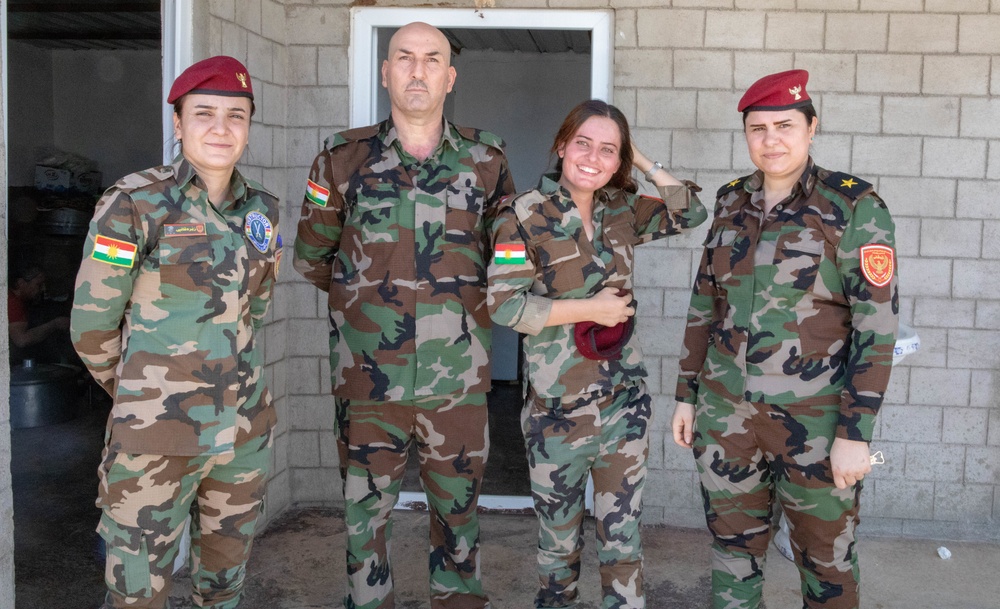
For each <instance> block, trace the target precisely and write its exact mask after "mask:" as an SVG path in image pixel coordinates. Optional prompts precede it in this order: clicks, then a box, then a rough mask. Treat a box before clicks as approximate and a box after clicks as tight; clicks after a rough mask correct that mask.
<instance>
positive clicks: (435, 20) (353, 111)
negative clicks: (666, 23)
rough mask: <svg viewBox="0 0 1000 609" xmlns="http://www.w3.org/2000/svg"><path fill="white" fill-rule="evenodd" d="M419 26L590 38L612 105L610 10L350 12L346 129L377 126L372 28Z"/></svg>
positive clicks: (589, 497)
mask: <svg viewBox="0 0 1000 609" xmlns="http://www.w3.org/2000/svg"><path fill="white" fill-rule="evenodd" d="M413 21H425V22H427V23H430V24H431V25H434V26H435V27H442V28H463V29H497V30H501V29H505V30H526V29H534V30H584V31H588V32H590V33H591V55H590V56H591V64H590V96H591V98H594V99H602V100H605V101H607V102H608V103H613V101H614V99H613V93H614V87H613V83H612V77H613V69H612V68H613V65H614V34H613V24H614V12H612V11H610V10H529V9H439V8H426V9H421V8H385V7H378V8H375V7H371V8H369V7H354V8H352V9H351V46H350V59H349V61H350V72H349V83H350V95H351V98H350V100H351V101H350V104H351V105H350V127H352V128H353V127H363V126H365V125H371V124H374V123H376V122H378V121H379V120H380V119H381V118H382V117H379V116H377V111H378V110H377V99H378V87H379V86H381V79H380V78H379V74H380V70H379V69H380V66H381V61H380V58H379V57H378V40H377V38H376V36H375V30H376V29H377V28H398V27H401V26H404V25H406V24H407V23H411V22H413ZM585 496H586V499H585V501H586V505H587V509H588V510H590V511H591V512H592V511H593V496H594V493H593V482H592V480H591V479H589V478H588V480H587V491H586V495H585ZM426 502H427V497H426V496H425V495H424V493H418V492H413V491H403V492H401V493H400V494H399V502H398V503H397V507H399V508H403V509H423V508H424V506H426ZM479 506H480V507H482V508H487V509H491V510H499V511H512V512H524V511H526V512H530V511H531V510H532V508H533V504H532V500H531V497H520V496H512V495H481V496H480V499H479Z"/></svg>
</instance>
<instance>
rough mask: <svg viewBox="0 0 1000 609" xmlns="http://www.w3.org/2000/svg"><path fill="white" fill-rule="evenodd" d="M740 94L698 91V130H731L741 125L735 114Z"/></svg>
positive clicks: (738, 117) (738, 116) (738, 115)
mask: <svg viewBox="0 0 1000 609" xmlns="http://www.w3.org/2000/svg"><path fill="white" fill-rule="evenodd" d="M742 96H743V93H742V92H734V91H699V92H698V124H697V127H698V129H733V128H734V127H738V126H740V125H741V119H740V114H739V113H738V112H736V108H737V107H738V106H739V101H740V98H741V97H742Z"/></svg>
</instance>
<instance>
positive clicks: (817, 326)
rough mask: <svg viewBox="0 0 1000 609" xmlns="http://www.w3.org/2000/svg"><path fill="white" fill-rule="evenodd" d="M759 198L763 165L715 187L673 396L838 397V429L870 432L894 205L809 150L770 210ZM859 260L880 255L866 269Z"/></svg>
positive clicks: (888, 291) (888, 319) (885, 332)
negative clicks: (784, 195)
mask: <svg viewBox="0 0 1000 609" xmlns="http://www.w3.org/2000/svg"><path fill="white" fill-rule="evenodd" d="M763 197H764V191H763V174H761V172H759V171H758V172H757V173H755V174H753V175H751V176H747V177H745V178H739V179H737V180H733V181H732V182H730V183H729V184H728V185H726V186H723V187H722V189H720V190H719V194H718V203H717V206H716V211H715V219H714V221H713V223H712V227H711V229H710V230H709V232H708V237H707V239H706V240H705V250H704V253H703V255H702V259H701V264H700V267H699V269H698V276H697V278H696V279H695V284H694V290H693V293H692V295H691V307H690V310H689V312H688V322H687V331H686V333H685V335H684V349H683V352H682V356H681V362H680V375H679V378H678V381H677V396H676V397H677V400H678V401H683V402H688V403H692V404H693V403H695V402H696V398H698V400H699V401H700V398H699V396H698V394H699V393H710V394H712V395H714V396H716V398H717V399H723V400H727V401H731V402H737V401H741V400H748V401H754V402H764V403H769V404H776V405H787V404H792V403H803V404H810V405H839V407H840V422H839V425H838V429H837V436H838V437H842V438H847V439H852V440H865V441H870V440H871V437H872V432H873V428H874V423H875V421H874V420H875V415H876V414H877V412H878V409H879V407H880V406H881V403H882V398H883V395H884V394H885V389H886V386H887V384H888V382H889V372H890V369H891V365H892V351H893V346H894V343H895V335H896V326H897V314H898V309H899V299H898V293H897V282H898V274H897V273H896V272H895V263H896V261H895V255H894V249H892V248H894V246H895V242H894V238H893V222H892V218H891V217H890V216H889V210H888V209H887V208H886V206H885V203H883V202H882V200H881V199H879V198H878V196H877V195H876V194H875V193H874V191H873V190H872V187H871V184H868V183H867V182H864V181H862V180H859V179H858V178H855V177H852V176H849V175H846V174H843V173H832V172H830V171H827V170H825V169H821V168H820V167H817V166H815V165H813V164H812V159H810V160H809V165H808V167H807V170H806V171H805V172H804V173H803V175H802V177H801V178H800V179H799V181H798V182H797V183H796V185H795V187H794V189H793V190H792V194H791V196H790V197H789V198H788V199H786V200H785V201H783V202H782V203H780V204H779V205H777V206H776V207H775V208H774V209H773V210H772V211H771V213H770V214H768V216H767V217H766V218H762V216H763ZM873 246H874V249H873ZM865 252H868V253H865ZM879 252H881V256H880V255H879ZM863 260H866V261H868V262H869V263H874V264H875V266H871V267H869V268H868V269H867V270H865V269H862V261H863Z"/></svg>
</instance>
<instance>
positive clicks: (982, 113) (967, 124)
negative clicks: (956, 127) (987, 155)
mask: <svg viewBox="0 0 1000 609" xmlns="http://www.w3.org/2000/svg"><path fill="white" fill-rule="evenodd" d="M962 135H963V136H965V137H974V138H1000V99H979V98H968V97H967V98H963V99H962ZM994 144H995V142H994ZM994 147H995V146H994Z"/></svg>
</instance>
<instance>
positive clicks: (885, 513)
mask: <svg viewBox="0 0 1000 609" xmlns="http://www.w3.org/2000/svg"><path fill="white" fill-rule="evenodd" d="M872 508H873V510H874V512H875V513H877V514H879V515H880V516H881V517H883V518H902V519H913V518H925V519H930V518H932V517H933V515H934V483H933V482H917V481H911V480H879V481H878V486H877V489H876V492H875V496H874V498H873V500H872Z"/></svg>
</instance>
